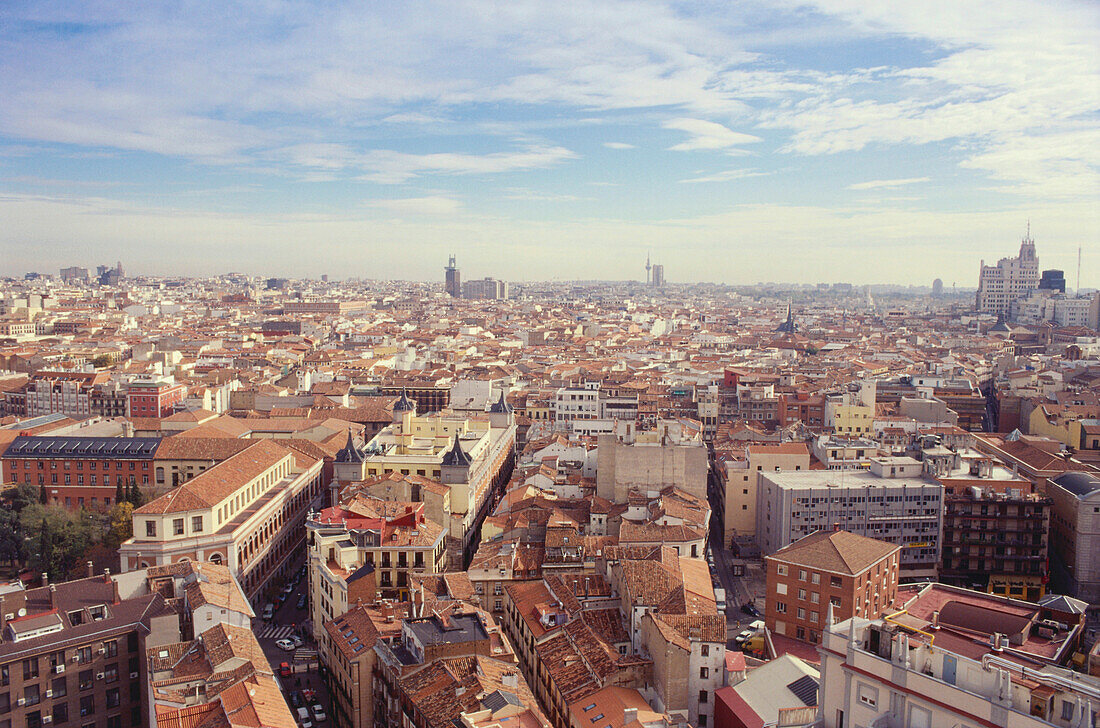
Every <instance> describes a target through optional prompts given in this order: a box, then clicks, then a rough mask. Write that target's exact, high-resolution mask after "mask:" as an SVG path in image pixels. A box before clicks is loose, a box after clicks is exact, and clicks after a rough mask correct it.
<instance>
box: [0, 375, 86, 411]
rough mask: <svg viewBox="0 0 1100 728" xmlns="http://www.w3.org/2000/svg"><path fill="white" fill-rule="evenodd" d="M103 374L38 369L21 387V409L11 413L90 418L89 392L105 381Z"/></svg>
mask: <svg viewBox="0 0 1100 728" xmlns="http://www.w3.org/2000/svg"><path fill="white" fill-rule="evenodd" d="M106 381H107V375H106V374H84V373H77V372H38V373H36V374H34V375H33V376H32V377H31V379H30V381H29V382H27V385H26V387H25V388H24V392H23V397H22V398H21V399H22V403H23V411H22V412H13V413H12V414H21V415H26V416H27V417H40V416H42V415H52V414H64V415H69V416H72V417H77V418H79V417H90V416H91V415H92V414H94V412H93V411H92V393H93V390H94V388H95V386H96V385H102V384H104V383H106Z"/></svg>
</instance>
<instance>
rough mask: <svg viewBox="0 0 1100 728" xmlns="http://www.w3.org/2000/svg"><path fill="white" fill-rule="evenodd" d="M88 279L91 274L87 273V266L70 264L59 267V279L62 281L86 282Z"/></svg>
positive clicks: (70, 282) (71, 282)
mask: <svg viewBox="0 0 1100 728" xmlns="http://www.w3.org/2000/svg"><path fill="white" fill-rule="evenodd" d="M90 280H91V276H90V275H89V274H88V269H87V268H80V267H77V266H72V267H70V268H62V269H61V281H62V282H63V283H69V284H73V283H87V282H88V281H90Z"/></svg>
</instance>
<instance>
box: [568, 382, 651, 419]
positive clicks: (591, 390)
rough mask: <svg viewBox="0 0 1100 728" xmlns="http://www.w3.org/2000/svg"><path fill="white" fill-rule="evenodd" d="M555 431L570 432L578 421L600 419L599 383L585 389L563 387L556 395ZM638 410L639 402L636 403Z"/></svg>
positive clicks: (588, 385)
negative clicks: (571, 427)
mask: <svg viewBox="0 0 1100 728" xmlns="http://www.w3.org/2000/svg"><path fill="white" fill-rule="evenodd" d="M552 406H553V413H554V429H555V430H568V429H569V428H570V426H571V424H572V423H573V422H575V421H576V420H595V419H599V418H600V385H599V382H593V383H591V384H586V385H585V386H583V387H562V388H560V389H558V391H556V392H555V393H554V400H553V405H552ZM634 406H635V410H636V409H637V401H635V403H634Z"/></svg>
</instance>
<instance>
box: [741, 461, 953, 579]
mask: <svg viewBox="0 0 1100 728" xmlns="http://www.w3.org/2000/svg"><path fill="white" fill-rule="evenodd" d="M900 460H905V461H910V462H911V463H915V464H916V472H914V470H913V468H912V467H899V465H898V463H897V462H896V461H900ZM871 468H872V469H871V470H870V471H851V470H848V471H843V470H842V471H829V470H808V471H807V470H803V471H797V472H792V471H782V472H771V473H769V472H761V473H760V478H759V481H758V486H757V487H758V493H757V501H756V502H757V510H756V539H757V543H758V544H759V545H760V548H761V550H762V551H763V552H764V553H765V554H772V553H775V552H776V551H778V550H779V549H781V548H783V547H784V546H787V545H788V544H791V543H794V542H795V541H797V540H798V539H800V538H802V537H803V536H808V535H809V534H811V533H813V532H814V531H819V530H822V529H832V528H836V527H838V526H839V528H842V529H844V530H845V531H850V532H851V533H856V534H859V535H860V536H867V537H868V538H874V539H878V540H880V541H886V542H888V543H893V544H897V545H898V546H901V575H902V576H905V577H933V578H934V577H935V576H936V573H937V564H938V563H939V560H940V545H941V535H942V533H943V486H942V485H941V484H940V483H937V482H935V481H931V480H924V479H922V478H920V477H919V468H920V464H919V463H917V461H915V460H911V459H910V458H874V459H873V460H872V461H871ZM913 476H918V477H913Z"/></svg>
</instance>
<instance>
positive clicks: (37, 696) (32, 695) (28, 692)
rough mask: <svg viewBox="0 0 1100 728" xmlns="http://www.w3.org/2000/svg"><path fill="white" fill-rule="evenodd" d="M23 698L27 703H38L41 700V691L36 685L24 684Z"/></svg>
mask: <svg viewBox="0 0 1100 728" xmlns="http://www.w3.org/2000/svg"><path fill="white" fill-rule="evenodd" d="M23 700H24V701H26V704H27V705H38V704H39V703H40V702H42V691H41V690H39V688H38V686H37V685H24V686H23Z"/></svg>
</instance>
